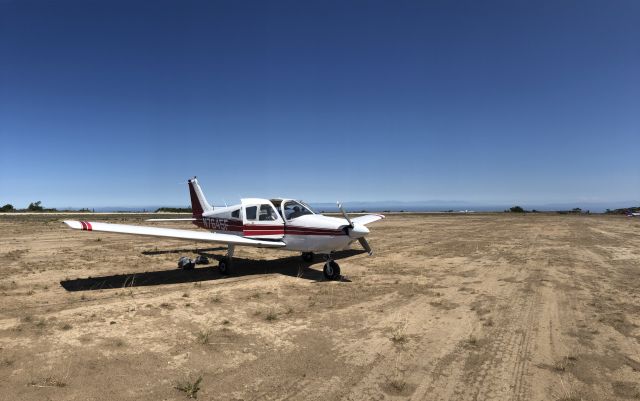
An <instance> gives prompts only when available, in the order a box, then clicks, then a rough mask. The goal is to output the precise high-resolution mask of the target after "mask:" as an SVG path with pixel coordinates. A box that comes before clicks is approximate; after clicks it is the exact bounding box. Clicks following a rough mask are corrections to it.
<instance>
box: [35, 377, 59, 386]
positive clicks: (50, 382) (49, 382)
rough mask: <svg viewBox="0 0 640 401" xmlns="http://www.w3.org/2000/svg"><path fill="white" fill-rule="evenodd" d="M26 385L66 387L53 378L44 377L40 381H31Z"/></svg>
mask: <svg viewBox="0 0 640 401" xmlns="http://www.w3.org/2000/svg"><path fill="white" fill-rule="evenodd" d="M28 384H29V385H30V386H32V387H67V383H65V382H64V381H62V380H60V379H58V378H56V377H53V376H49V377H45V378H44V379H42V380H40V381H36V380H32V381H30V382H29V383H28Z"/></svg>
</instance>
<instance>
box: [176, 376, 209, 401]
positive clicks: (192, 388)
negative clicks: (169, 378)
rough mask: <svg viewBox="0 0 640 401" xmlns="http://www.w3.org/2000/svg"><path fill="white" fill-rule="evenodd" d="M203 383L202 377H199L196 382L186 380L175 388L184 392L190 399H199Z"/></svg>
mask: <svg viewBox="0 0 640 401" xmlns="http://www.w3.org/2000/svg"><path fill="white" fill-rule="evenodd" d="M201 382H202V376H198V378H196V379H195V380H193V379H185V380H183V381H180V382H178V383H176V385H175V386H174V388H175V389H176V390H179V391H182V392H183V393H184V394H185V395H186V396H187V397H189V398H198V391H200V383H201Z"/></svg>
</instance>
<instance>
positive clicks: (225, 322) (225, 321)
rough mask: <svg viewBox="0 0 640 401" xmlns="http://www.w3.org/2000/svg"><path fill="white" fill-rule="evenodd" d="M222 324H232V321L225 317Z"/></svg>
mask: <svg viewBox="0 0 640 401" xmlns="http://www.w3.org/2000/svg"><path fill="white" fill-rule="evenodd" d="M222 324H224V325H228V324H231V322H230V321H228V320H227V319H224V320H223V321H222Z"/></svg>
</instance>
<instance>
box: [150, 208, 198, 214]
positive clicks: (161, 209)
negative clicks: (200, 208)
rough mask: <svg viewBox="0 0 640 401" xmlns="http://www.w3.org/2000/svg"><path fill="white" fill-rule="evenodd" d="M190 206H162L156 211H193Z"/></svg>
mask: <svg viewBox="0 0 640 401" xmlns="http://www.w3.org/2000/svg"><path fill="white" fill-rule="evenodd" d="M191 212H192V209H191V208H190V207H161V208H159V209H157V210H156V213H191Z"/></svg>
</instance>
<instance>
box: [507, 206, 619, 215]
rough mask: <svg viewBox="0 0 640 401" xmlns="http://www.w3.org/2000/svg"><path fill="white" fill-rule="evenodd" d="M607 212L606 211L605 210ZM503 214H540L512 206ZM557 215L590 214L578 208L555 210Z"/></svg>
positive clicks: (534, 210) (536, 211)
mask: <svg viewBox="0 0 640 401" xmlns="http://www.w3.org/2000/svg"><path fill="white" fill-rule="evenodd" d="M607 210H608V209H607ZM505 213H540V212H539V211H538V210H536V209H531V210H525V209H524V208H522V207H521V206H513V207H511V208H509V210H505ZM556 213H558V214H583V213H584V214H591V212H590V211H589V210H586V211H583V210H582V209H580V208H579V207H576V208H573V209H571V210H556Z"/></svg>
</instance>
